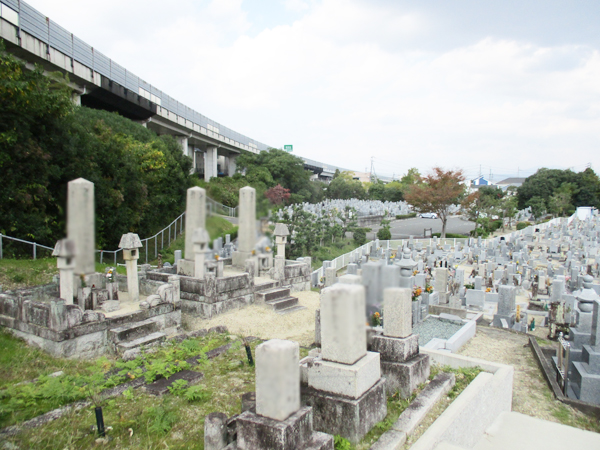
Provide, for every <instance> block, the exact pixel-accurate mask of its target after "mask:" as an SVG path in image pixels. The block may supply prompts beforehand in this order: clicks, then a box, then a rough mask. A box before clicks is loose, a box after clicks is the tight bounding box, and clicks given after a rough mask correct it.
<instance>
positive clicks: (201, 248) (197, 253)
mask: <svg viewBox="0 0 600 450" xmlns="http://www.w3.org/2000/svg"><path fill="white" fill-rule="evenodd" d="M208 241H210V236H209V235H208V232H207V231H206V230H205V229H204V228H202V227H199V228H196V229H195V230H194V235H193V236H192V242H193V244H194V259H195V263H194V266H195V267H194V276H195V277H196V278H204V274H205V272H206V268H205V265H204V262H205V261H206V254H207V253H208V251H209V249H208Z"/></svg>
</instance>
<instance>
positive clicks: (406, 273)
mask: <svg viewBox="0 0 600 450" xmlns="http://www.w3.org/2000/svg"><path fill="white" fill-rule="evenodd" d="M395 264H396V265H397V266H400V287H403V288H409V289H412V281H411V279H410V278H411V276H412V274H413V270H414V269H415V266H416V265H417V263H416V262H415V261H414V260H413V259H412V257H411V253H410V249H409V248H408V247H404V250H402V259H401V260H400V261H398V262H397V263H395Z"/></svg>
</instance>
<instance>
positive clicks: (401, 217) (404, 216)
mask: <svg viewBox="0 0 600 450" xmlns="http://www.w3.org/2000/svg"><path fill="white" fill-rule="evenodd" d="M413 217H417V213H410V214H397V215H396V220H403V219H412V218H413Z"/></svg>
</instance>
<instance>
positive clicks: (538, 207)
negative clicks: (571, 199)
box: [527, 195, 546, 220]
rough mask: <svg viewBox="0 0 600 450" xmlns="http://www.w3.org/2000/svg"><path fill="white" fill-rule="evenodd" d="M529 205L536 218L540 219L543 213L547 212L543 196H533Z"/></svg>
mask: <svg viewBox="0 0 600 450" xmlns="http://www.w3.org/2000/svg"><path fill="white" fill-rule="evenodd" d="M527 206H529V207H531V214H533V217H534V218H535V219H536V220H539V219H540V218H541V217H542V215H543V214H544V213H545V212H546V201H545V200H544V198H543V197H540V196H537V195H536V196H535V197H532V198H531V199H530V200H529V201H528V202H527Z"/></svg>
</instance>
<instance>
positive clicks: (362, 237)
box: [352, 228, 367, 247]
mask: <svg viewBox="0 0 600 450" xmlns="http://www.w3.org/2000/svg"><path fill="white" fill-rule="evenodd" d="M352 234H353V236H352V239H353V240H354V244H356V246H357V247H360V246H361V245H364V244H365V243H366V242H367V233H366V232H365V230H364V228H357V229H355V230H354V232H353V233H352Z"/></svg>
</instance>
